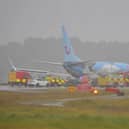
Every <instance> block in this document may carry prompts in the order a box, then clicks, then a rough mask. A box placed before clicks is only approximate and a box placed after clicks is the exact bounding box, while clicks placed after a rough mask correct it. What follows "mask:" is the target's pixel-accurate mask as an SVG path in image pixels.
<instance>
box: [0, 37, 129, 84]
mask: <svg viewBox="0 0 129 129" xmlns="http://www.w3.org/2000/svg"><path fill="white" fill-rule="evenodd" d="M71 41H72V45H73V47H74V50H75V53H76V55H78V56H79V57H80V58H81V59H82V60H91V61H118V62H126V63H129V43H128V42H127V43H121V42H105V41H101V42H81V41H80V40H79V39H78V38H71ZM8 57H9V58H10V59H12V61H13V63H14V65H16V66H17V67H25V68H35V69H41V70H49V71H51V72H53V71H54V72H64V71H63V68H61V67H59V66H57V67H55V66H52V65H48V64H42V63H38V61H55V62H63V60H64V50H63V39H56V38H47V39H42V38H27V39H25V41H24V43H23V44H21V43H17V42H10V43H8V45H1V46H0V81H1V82H2V83H3V82H7V80H8V72H9V70H11V66H10V65H9V61H8Z"/></svg>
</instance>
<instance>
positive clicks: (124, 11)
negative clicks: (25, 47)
mask: <svg viewBox="0 0 129 129" xmlns="http://www.w3.org/2000/svg"><path fill="white" fill-rule="evenodd" d="M128 5H129V1H128V0H53V1H52V0H0V19H1V21H0V28H1V29H0V44H7V43H8V42H10V41H18V42H23V41H24V39H25V38H26V37H43V38H44V37H60V36H61V34H60V26H61V25H62V24H64V25H65V26H66V28H67V30H68V32H69V35H70V36H72V37H78V38H80V40H82V41H87V40H88V41H100V40H106V41H114V40H117V41H129V36H128V35H129V8H128Z"/></svg>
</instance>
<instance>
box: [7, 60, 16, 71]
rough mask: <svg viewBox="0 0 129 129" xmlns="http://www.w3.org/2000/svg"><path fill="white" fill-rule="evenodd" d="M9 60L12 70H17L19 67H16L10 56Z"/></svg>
mask: <svg viewBox="0 0 129 129" xmlns="http://www.w3.org/2000/svg"><path fill="white" fill-rule="evenodd" d="M8 61H9V64H10V66H11V70H13V71H16V70H17V68H16V66H15V65H14V64H13V61H12V60H11V59H10V58H8Z"/></svg>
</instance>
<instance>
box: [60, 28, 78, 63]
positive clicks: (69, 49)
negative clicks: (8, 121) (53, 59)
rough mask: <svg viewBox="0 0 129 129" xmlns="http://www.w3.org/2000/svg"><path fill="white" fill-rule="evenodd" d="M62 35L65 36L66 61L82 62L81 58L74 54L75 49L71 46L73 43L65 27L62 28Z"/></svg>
mask: <svg viewBox="0 0 129 129" xmlns="http://www.w3.org/2000/svg"><path fill="white" fill-rule="evenodd" d="M62 34H63V40H64V56H65V57H64V61H67V62H78V61H80V58H79V57H77V56H76V55H75V53H74V50H73V47H72V45H71V41H70V39H69V37H68V34H67V32H66V31H65V28H64V26H62Z"/></svg>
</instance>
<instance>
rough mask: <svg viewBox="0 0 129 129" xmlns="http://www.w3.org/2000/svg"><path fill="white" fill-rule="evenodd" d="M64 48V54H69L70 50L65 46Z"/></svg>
mask: <svg viewBox="0 0 129 129" xmlns="http://www.w3.org/2000/svg"><path fill="white" fill-rule="evenodd" d="M64 48H65V52H66V54H67V55H69V54H70V53H71V49H70V48H69V47H68V46H67V45H65V46H64Z"/></svg>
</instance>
